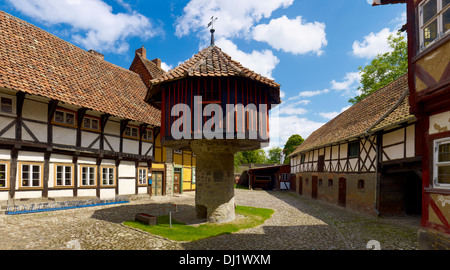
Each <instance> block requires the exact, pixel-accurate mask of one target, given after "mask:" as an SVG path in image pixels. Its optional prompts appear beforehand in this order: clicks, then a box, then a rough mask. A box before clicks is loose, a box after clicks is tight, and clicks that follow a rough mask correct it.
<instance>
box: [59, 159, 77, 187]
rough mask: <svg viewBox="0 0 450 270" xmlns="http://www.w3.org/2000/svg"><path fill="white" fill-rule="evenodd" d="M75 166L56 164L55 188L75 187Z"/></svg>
mask: <svg viewBox="0 0 450 270" xmlns="http://www.w3.org/2000/svg"><path fill="white" fill-rule="evenodd" d="M72 183H73V165H71V164H55V186H57V187H71V186H73V184H72Z"/></svg>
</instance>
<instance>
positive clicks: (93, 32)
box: [8, 0, 161, 54]
mask: <svg viewBox="0 0 450 270" xmlns="http://www.w3.org/2000/svg"><path fill="white" fill-rule="evenodd" d="M8 1H9V2H10V3H11V4H12V5H13V6H14V7H15V8H16V9H17V10H19V11H20V12H22V13H24V14H25V15H27V16H30V17H32V18H35V19H37V20H40V21H42V22H44V23H47V24H51V25H56V24H67V25H70V26H71V27H72V29H71V32H72V38H73V41H74V42H75V43H77V44H80V45H81V46H83V47H84V48H85V49H94V50H97V51H99V52H114V53H119V54H121V53H125V52H127V51H128V48H129V46H128V43H127V42H126V39H128V38H131V37H140V38H149V37H153V36H155V35H157V34H160V33H161V30H159V29H157V28H154V27H153V25H152V24H151V22H150V20H149V19H148V18H147V17H145V16H144V15H142V14H139V13H137V12H135V11H131V9H130V6H129V5H126V4H125V3H124V2H123V1H122V0H119V1H118V3H119V4H121V5H124V7H125V8H126V9H128V10H129V11H128V13H116V14H115V13H113V10H112V7H111V6H109V5H108V4H106V3H105V2H103V1H102V0H66V1H62V0H8Z"/></svg>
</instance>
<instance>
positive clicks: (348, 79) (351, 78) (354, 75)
mask: <svg viewBox="0 0 450 270" xmlns="http://www.w3.org/2000/svg"><path fill="white" fill-rule="evenodd" d="M360 80H361V74H359V72H348V73H347V74H345V77H344V80H343V81H342V82H337V81H335V80H332V81H331V89H333V90H338V91H342V90H345V91H349V90H351V89H353V88H356V86H357V84H358V83H359V81H360Z"/></svg>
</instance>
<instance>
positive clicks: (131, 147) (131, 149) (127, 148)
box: [123, 138, 139, 155]
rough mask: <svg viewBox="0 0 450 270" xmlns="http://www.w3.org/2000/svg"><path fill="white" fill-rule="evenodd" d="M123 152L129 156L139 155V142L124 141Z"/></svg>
mask: <svg viewBox="0 0 450 270" xmlns="http://www.w3.org/2000/svg"><path fill="white" fill-rule="evenodd" d="M123 152H124V153H129V154H136V155H137V154H139V142H138V141H135V140H128V139H125V138H124V139H123Z"/></svg>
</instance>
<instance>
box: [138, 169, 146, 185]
mask: <svg viewBox="0 0 450 270" xmlns="http://www.w3.org/2000/svg"><path fill="white" fill-rule="evenodd" d="M141 170H144V171H145V173H144V176H145V181H143V182H142V183H141V182H140V181H141ZM137 181H138V186H147V185H148V168H146V167H138V179H137Z"/></svg>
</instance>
